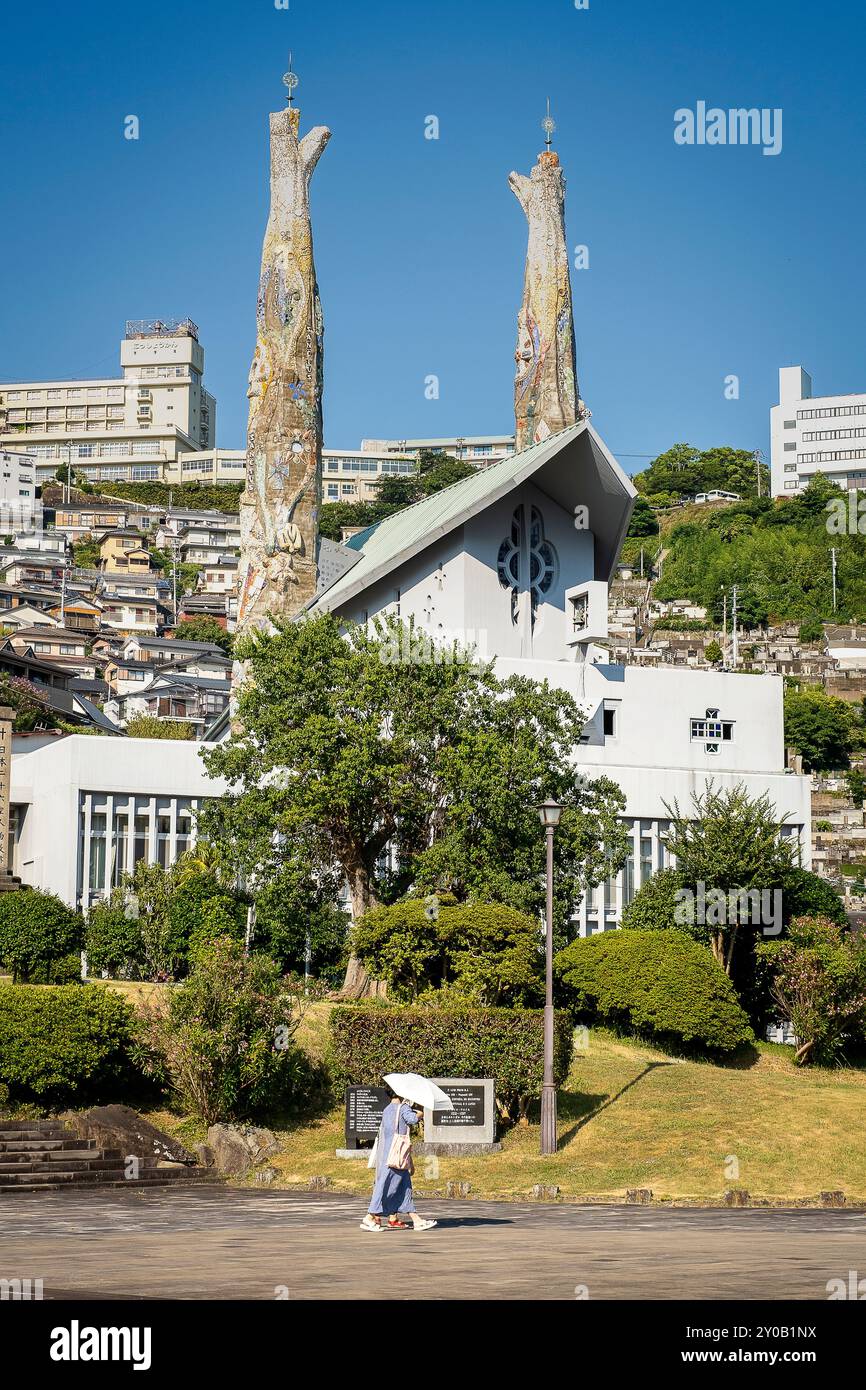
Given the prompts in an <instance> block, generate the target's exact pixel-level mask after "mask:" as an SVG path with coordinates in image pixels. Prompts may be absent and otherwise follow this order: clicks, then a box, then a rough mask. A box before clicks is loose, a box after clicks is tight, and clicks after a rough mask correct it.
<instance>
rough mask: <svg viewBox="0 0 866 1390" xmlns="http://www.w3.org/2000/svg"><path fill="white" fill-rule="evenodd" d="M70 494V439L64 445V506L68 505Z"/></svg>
mask: <svg viewBox="0 0 866 1390" xmlns="http://www.w3.org/2000/svg"><path fill="white" fill-rule="evenodd" d="M71 494H72V441H71V440H70V441H69V442H68V443H67V445H66V477H65V478H64V480H63V503H64V506H66V507H68V506H69V500H70V497H71Z"/></svg>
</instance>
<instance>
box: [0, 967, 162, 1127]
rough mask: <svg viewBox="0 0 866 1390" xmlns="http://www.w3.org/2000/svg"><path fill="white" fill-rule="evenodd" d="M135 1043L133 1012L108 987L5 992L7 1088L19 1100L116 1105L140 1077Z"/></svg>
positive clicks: (1, 1025)
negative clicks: (135, 1063)
mask: <svg viewBox="0 0 866 1390" xmlns="http://www.w3.org/2000/svg"><path fill="white" fill-rule="evenodd" d="M133 1036H134V1016H133V1012H132V1009H131V1008H130V1007H129V1005H128V1004H127V1003H126V1002H125V1000H123V999H121V998H119V996H118V995H116V994H113V993H112V992H111V991H110V990H108V989H106V988H104V986H101V985H0V1083H4V1084H5V1085H6V1086H8V1087H9V1091H10V1094H11V1095H12V1096H13V1097H14V1098H15V1099H21V1100H33V1099H39V1100H41V1101H43V1102H45V1103H48V1104H52V1105H54V1104H61V1103H69V1102H74V1103H75V1104H77V1105H78V1104H81V1103H82V1101H83V1100H88V1101H89V1100H96V1099H115V1098H116V1096H117V1093H118V1091H119V1090H120V1088H121V1087H123V1086H124V1085H125V1084H127V1083H128V1082H129V1081H130V1080H132V1079H134V1078H135V1068H134V1066H133V1063H132V1060H131V1049H132V1046H133ZM138 1079H140V1078H138Z"/></svg>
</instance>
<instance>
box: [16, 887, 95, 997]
mask: <svg viewBox="0 0 866 1390" xmlns="http://www.w3.org/2000/svg"><path fill="white" fill-rule="evenodd" d="M83 932H84V923H83V921H82V918H81V916H80V914H79V913H77V912H73V911H72V908H70V907H67V906H66V904H65V903H64V902H61V900H60V898H58V897H55V895H54V894H53V893H43V892H41V891H40V889H38V888H21V889H18V890H17V891H16V892H12V893H0V963H2V964H3V965H5V967H6V969H7V970H10V971H11V972H12V978H13V980H14V981H17V980H23V981H25V982H26V981H27V980H30V979H31V978H32V976H33V974H34V972H36V971H39V970H43V971H44V970H46V969H47V968H48V967H50V965H51V962H52V961H55V960H59V959H61V958H62V957H64V956H68V955H69V954H70V952H72V951H75V950H76V949H77V948H79V947H80V946H81V944H82V938H83Z"/></svg>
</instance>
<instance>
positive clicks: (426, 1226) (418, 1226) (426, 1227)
mask: <svg viewBox="0 0 866 1390" xmlns="http://www.w3.org/2000/svg"><path fill="white" fill-rule="evenodd" d="M438 1225H439V1222H438V1221H427V1220H424V1221H413V1222H412V1227H413V1229H414V1230H416V1231H432V1229H433V1227H434V1226H438Z"/></svg>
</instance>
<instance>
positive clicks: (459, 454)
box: [361, 434, 514, 468]
mask: <svg viewBox="0 0 866 1390" xmlns="http://www.w3.org/2000/svg"><path fill="white" fill-rule="evenodd" d="M361 452H362V453H363V454H367V453H373V454H386V455H387V454H401V455H404V456H406V457H407V458H413V459H417V457H418V455H419V454H420V453H430V454H450V455H451V457H452V458H456V459H463V460H464V461H465V462H466V463H474V464H475V465H476V467H478V468H486V467H487V465H488V464H491V463H498V462H499V460H500V459H504V458H510V457H511V455H512V454H513V453H514V435H513V434H477V435H462V434H454V435H447V436H444V437H442V438H437V439H362V440H361Z"/></svg>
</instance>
